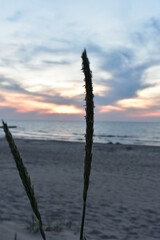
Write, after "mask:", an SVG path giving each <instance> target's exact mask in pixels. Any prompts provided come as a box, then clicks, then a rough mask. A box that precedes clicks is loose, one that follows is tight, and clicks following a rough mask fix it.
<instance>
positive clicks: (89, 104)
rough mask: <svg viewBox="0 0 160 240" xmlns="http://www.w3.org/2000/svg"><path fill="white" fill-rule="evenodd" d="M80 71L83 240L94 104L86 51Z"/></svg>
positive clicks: (83, 54)
mask: <svg viewBox="0 0 160 240" xmlns="http://www.w3.org/2000/svg"><path fill="white" fill-rule="evenodd" d="M82 71H83V73H84V76H85V78H84V82H85V90H86V96H85V101H86V108H85V110H86V135H85V140H86V143H85V157H84V187H83V212H82V221H81V231H80V240H83V239H84V237H83V231H84V221H85V213H86V202H87V192H88V187H89V178H90V172H91V162H92V144H93V131H94V129H93V125H94V102H93V97H94V95H93V87H92V72H91V70H90V63H89V60H88V57H87V52H86V50H84V51H83V53H82Z"/></svg>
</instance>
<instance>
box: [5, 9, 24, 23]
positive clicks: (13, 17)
mask: <svg viewBox="0 0 160 240" xmlns="http://www.w3.org/2000/svg"><path fill="white" fill-rule="evenodd" d="M23 17H24V11H20V10H19V11H16V12H14V13H13V14H12V15H10V16H9V17H8V18H7V21H9V22H17V21H19V20H21V19H22V18H23Z"/></svg>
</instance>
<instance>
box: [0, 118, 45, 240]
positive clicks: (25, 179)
mask: <svg viewBox="0 0 160 240" xmlns="http://www.w3.org/2000/svg"><path fill="white" fill-rule="evenodd" d="M2 123H3V129H4V132H5V135H6V139H7V141H8V144H9V147H10V150H11V153H12V155H13V158H14V160H15V163H16V167H17V169H18V172H19V176H20V178H21V180H22V183H23V186H24V189H25V191H26V194H27V196H28V198H29V201H30V204H31V207H32V210H33V212H34V214H35V216H36V217H37V220H38V225H39V229H40V233H41V236H42V239H43V240H46V237H45V233H44V230H43V224H42V220H41V215H40V212H39V209H38V204H37V200H36V197H35V193H34V188H33V186H32V183H31V178H30V176H29V174H28V171H27V168H26V167H25V165H24V163H23V160H22V158H21V156H20V153H19V151H18V148H17V146H16V144H15V142H14V139H13V137H12V134H11V133H10V131H9V129H8V126H7V124H6V123H4V122H3V121H2Z"/></svg>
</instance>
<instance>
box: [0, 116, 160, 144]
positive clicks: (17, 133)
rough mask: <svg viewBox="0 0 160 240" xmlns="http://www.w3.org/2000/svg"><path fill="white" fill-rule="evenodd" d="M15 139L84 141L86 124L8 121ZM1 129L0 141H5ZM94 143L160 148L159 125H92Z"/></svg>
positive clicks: (153, 123) (125, 123)
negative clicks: (0, 139) (1, 139)
mask: <svg viewBox="0 0 160 240" xmlns="http://www.w3.org/2000/svg"><path fill="white" fill-rule="evenodd" d="M7 123H8V125H9V126H12V127H13V126H14V127H16V128H10V131H11V132H12V135H13V136H14V137H15V138H23V139H38V140H55V141H74V142H84V141H85V128H86V126H85V121H84V122H83V121H51V120H49V121H46V120H45V121H42V120H34V121H33V120H32V121H31V120H26V121H24V120H23V121H22V120H13V121H7ZM4 137H5V136H4V131H3V129H2V128H0V138H4ZM94 142H97V143H113V144H118V143H120V144H135V145H151V146H160V122H98V121H97V122H95V124H94Z"/></svg>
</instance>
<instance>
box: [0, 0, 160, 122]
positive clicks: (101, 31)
mask: <svg viewBox="0 0 160 240" xmlns="http://www.w3.org/2000/svg"><path fill="white" fill-rule="evenodd" d="M0 6H1V7H0V53H1V54H0V116H1V119H53V120H82V119H84V115H85V111H84V105H85V102H84V98H85V89H84V81H83V80H84V76H83V73H82V71H81V64H82V63H81V55H82V51H83V50H84V49H86V50H87V54H88V57H89V60H90V67H91V70H92V73H93V86H94V96H95V97H94V103H95V119H96V120H102V121H108V120H109V121H159V120H160V1H159V0H140V1H139V0H117V1H113V0H88V1H86V0H81V1H75V0H5V1H4V0H3V1H2V0H0Z"/></svg>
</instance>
